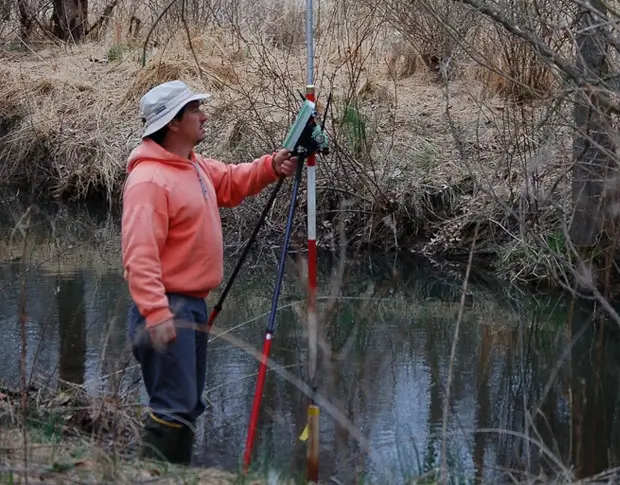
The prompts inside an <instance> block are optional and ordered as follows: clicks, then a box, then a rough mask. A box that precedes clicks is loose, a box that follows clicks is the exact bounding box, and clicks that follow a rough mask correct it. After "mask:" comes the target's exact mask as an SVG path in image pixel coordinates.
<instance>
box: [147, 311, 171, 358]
mask: <svg viewBox="0 0 620 485" xmlns="http://www.w3.org/2000/svg"><path fill="white" fill-rule="evenodd" d="M148 331H149V336H150V337H151V344H152V345H153V347H154V348H155V350H158V351H162V350H163V349H164V348H165V347H166V345H168V344H169V343H170V342H172V341H173V340H174V339H176V337H177V332H176V329H175V327H174V320H173V319H172V318H171V319H169V320H165V321H163V322H161V323H158V324H156V325H153V326H151V327H148Z"/></svg>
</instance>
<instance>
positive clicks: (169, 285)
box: [122, 140, 278, 326]
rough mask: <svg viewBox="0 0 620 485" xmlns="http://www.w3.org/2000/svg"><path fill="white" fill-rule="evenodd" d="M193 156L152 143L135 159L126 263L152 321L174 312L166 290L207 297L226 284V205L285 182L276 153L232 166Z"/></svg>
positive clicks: (126, 198)
mask: <svg viewBox="0 0 620 485" xmlns="http://www.w3.org/2000/svg"><path fill="white" fill-rule="evenodd" d="M190 158H191V160H190V159H184V158H182V157H180V156H178V155H175V154H172V153H170V152H168V151H167V150H165V149H164V148H163V147H161V146H160V145H158V144H157V143H155V142H153V141H151V140H145V141H143V142H142V143H141V144H140V145H139V146H138V147H136V148H135V149H134V150H133V151H132V152H131V154H130V156H129V159H128V163H127V171H128V173H129V175H128V177H127V181H126V182H125V186H124V189H123V217H122V256H123V267H124V269H125V279H126V280H127V282H128V285H129V291H130V294H131V297H132V298H133V300H134V302H135V303H136V305H137V307H138V309H139V310H140V313H141V314H142V315H143V316H144V317H145V318H146V325H147V326H151V325H154V324H157V323H160V322H163V321H165V320H167V319H169V318H171V317H172V313H171V311H170V308H169V307H168V299H167V297H166V292H171V293H173V292H179V293H184V294H187V295H193V296H197V297H199V298H205V297H206V296H207V295H208V294H209V291H210V290H212V289H213V288H215V287H216V286H218V285H219V284H220V282H221V281H222V278H223V271H224V269H223V259H224V255H223V242H222V227H221V221H220V215H219V211H218V207H234V206H236V205H239V204H240V203H241V202H243V200H244V198H245V197H248V196H251V195H255V194H257V193H258V192H260V191H261V190H262V189H263V188H265V187H266V186H267V185H269V184H270V183H272V182H274V181H276V180H277V179H278V176H277V174H276V173H275V172H274V170H273V166H272V161H273V155H271V154H269V155H264V156H262V157H260V158H258V159H256V160H254V161H253V162H251V163H240V164H230V165H229V164H225V163H222V162H219V161H217V160H212V159H206V158H202V157H199V156H196V155H195V154H194V153H193V152H192V154H191V156H190ZM198 175H199V176H198Z"/></svg>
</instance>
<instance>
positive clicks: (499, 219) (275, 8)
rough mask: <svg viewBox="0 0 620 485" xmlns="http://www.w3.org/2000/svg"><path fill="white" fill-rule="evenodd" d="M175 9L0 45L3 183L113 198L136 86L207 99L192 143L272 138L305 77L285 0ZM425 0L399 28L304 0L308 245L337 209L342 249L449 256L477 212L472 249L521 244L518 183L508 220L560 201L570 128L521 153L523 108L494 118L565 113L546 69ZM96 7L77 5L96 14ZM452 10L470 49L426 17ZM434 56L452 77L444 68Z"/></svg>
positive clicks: (225, 148) (345, 7) (252, 147)
mask: <svg viewBox="0 0 620 485" xmlns="http://www.w3.org/2000/svg"><path fill="white" fill-rule="evenodd" d="M387 3H389V2H383V3H382V5H385V4H387ZM426 3H428V2H422V4H424V5H426ZM185 5H186V11H185V12H181V11H180V10H179V8H180V7H179V6H174V7H173V8H172V9H171V10H170V11H169V12H168V13H167V14H166V15H164V17H163V18H162V19H161V21H160V22H159V24H157V25H156V26H155V27H154V28H153V30H152V32H149V30H150V29H151V27H152V26H153V24H154V22H155V20H156V19H157V17H158V16H159V14H160V13H161V12H162V11H163V9H164V5H159V6H153V7H152V8H151V7H147V6H146V5H142V6H137V5H136V4H129V3H125V2H120V3H119V4H118V5H117V7H116V8H115V10H114V13H113V14H112V16H111V18H110V19H108V22H107V27H106V28H104V29H102V30H100V31H99V32H98V33H97V35H96V36H94V37H93V36H91V39H89V40H88V41H87V42H85V43H84V44H81V45H77V46H76V45H73V44H68V45H65V46H62V47H59V46H54V45H51V44H50V43H49V42H48V41H43V40H39V42H38V44H37V43H36V42H34V41H33V43H32V47H30V48H29V49H25V48H23V47H22V48H21V49H12V50H8V51H0V56H2V57H3V62H2V66H0V79H2V80H3V82H2V84H1V85H0V96H2V98H1V99H5V100H7V101H6V102H4V103H0V175H1V176H2V178H3V180H4V183H5V184H6V185H11V186H14V187H15V186H16V187H20V188H21V189H22V190H31V188H32V187H37V189H36V190H37V191H39V192H42V193H44V194H46V195H49V196H53V197H59V198H64V199H67V198H70V199H75V200H88V199H92V198H96V199H101V198H104V199H105V200H107V201H110V202H112V203H113V204H114V205H116V204H118V202H119V193H120V192H119V191H120V188H121V187H122V182H123V180H124V170H125V160H126V158H127V155H128V154H129V151H130V150H131V149H132V148H133V147H134V146H135V145H136V144H137V143H138V140H139V135H140V130H141V126H140V121H139V113H138V111H137V105H138V100H139V98H140V96H141V95H142V94H143V93H144V92H145V91H146V90H148V89H149V88H150V87H152V86H154V85H155V84H157V83H160V82H163V81H167V80H171V79H179V78H180V79H183V80H185V81H187V82H188V83H189V84H190V85H192V87H194V88H196V89H205V90H209V91H211V92H212V93H213V94H214V95H215V99H214V102H213V103H211V104H210V105H209V106H208V110H209V115H210V117H211V119H210V122H209V125H208V135H207V139H206V140H205V142H203V144H202V145H201V146H200V147H199V150H200V151H202V152H203V153H206V154H209V155H210V156H215V157H219V158H221V159H224V160H227V161H232V162H236V161H244V160H250V159H252V158H253V157H255V156H258V155H260V154H262V153H264V152H267V151H271V150H273V149H274V147H276V146H278V144H279V143H281V140H282V139H283V138H284V136H285V134H286V130H287V128H288V126H289V125H290V123H291V121H292V119H293V117H294V115H295V113H296V110H297V106H298V103H299V95H298V91H303V89H304V85H305V81H306V59H305V48H304V41H305V37H304V35H303V32H304V24H303V21H302V19H303V16H302V15H301V14H302V12H301V11H300V9H299V7H298V6H297V5H296V4H293V3H292V2H287V1H282V2H277V3H268V2H267V3H265V2H233V4H231V6H229V7H228V8H230V9H232V10H226V7H224V6H218V7H217V8H216V11H212V12H206V11H203V10H201V9H200V8H199V4H197V3H194V2H187V3H186V4H185ZM394 5H396V4H394ZM429 5H430V6H431V7H433V6H436V11H434V13H432V14H431V13H429V12H431V10H429V8H430V7H429V6H428V5H427V6H426V7H425V9H424V12H426V13H424V15H417V13H419V12H417V10H416V11H414V12H412V15H413V17H412V19H410V20H411V22H414V21H415V22H417V23H415V22H414V24H406V25H407V26H408V27H410V28H411V27H412V26H416V25H417V26H418V27H419V29H413V31H414V32H416V35H415V36H414V37H411V35H406V32H405V33H403V30H402V29H401V30H400V31H399V30H397V29H396V28H395V27H394V25H392V24H391V23H390V16H389V15H384V14H385V12H384V11H382V10H381V9H379V10H378V8H375V7H373V6H370V5H367V4H366V3H364V2H362V3H356V2H350V1H348V0H339V1H333V2H326V3H322V4H321V7H320V9H319V10H318V11H317V13H316V17H315V20H316V27H315V28H316V31H315V35H316V46H315V55H316V62H315V68H316V77H315V84H316V86H317V92H318V95H319V98H320V99H319V106H321V105H322V103H323V102H324V100H325V99H326V98H327V94H328V93H329V92H332V93H333V96H334V98H333V104H332V108H333V112H332V113H330V115H329V117H328V124H327V127H328V129H329V133H330V137H331V139H332V142H333V153H332V155H330V156H329V157H327V158H326V159H321V160H319V164H318V167H319V169H318V180H317V188H318V208H319V211H320V213H319V214H318V231H319V241H320V244H322V245H323V246H325V247H330V246H332V245H333V241H334V238H335V234H334V231H333V227H334V225H335V224H337V222H336V215H337V214H341V215H342V216H343V218H345V219H346V234H347V237H348V242H349V243H350V244H351V245H353V244H360V245H363V246H368V247H372V248H374V249H380V250H383V249H387V250H393V249H401V250H402V249H412V250H416V251H424V252H426V253H428V254H432V255H436V254H446V253H451V254H452V253H453V254H456V255H462V254H465V253H466V252H467V248H468V247H469V245H470V240H471V237H472V235H473V231H472V229H473V227H474V226H475V224H476V223H477V222H481V225H480V239H481V243H484V242H486V244H479V245H478V246H477V248H478V251H479V252H480V251H483V252H489V253H494V252H496V249H497V248H498V247H508V248H512V247H513V246H514V245H517V246H519V247H522V246H523V238H522V237H521V236H518V237H516V238H515V234H518V233H519V232H520V228H519V227H518V223H517V222H516V221H515V216H514V211H515V210H519V209H520V208H522V207H523V206H524V197H526V198H527V197H531V194H532V190H533V191H534V193H535V197H539V198H540V197H542V202H541V203H539V204H538V205H537V208H536V209H535V211H534V212H535V213H529V212H528V213H527V214H521V215H520V217H522V220H523V218H526V219H527V218H528V217H530V216H535V218H536V219H537V220H546V221H550V224H551V226H549V227H551V228H553V229H555V228H556V227H557V223H556V221H557V220H558V217H559V215H561V214H562V211H561V208H558V205H553V204H551V203H549V201H550V200H553V201H556V202H557V201H560V204H559V206H562V204H563V201H566V200H568V198H569V195H570V193H569V190H568V185H567V181H566V180H563V179H562V178H561V177H562V176H563V175H564V172H563V170H562V166H561V164H558V163H556V161H558V160H560V161H561V160H562V159H563V157H565V156H566V152H565V149H566V146H567V140H569V139H568V138H567V134H566V133H565V132H560V131H557V134H554V135H553V136H552V137H548V138H547V139H546V140H544V142H543V141H541V140H539V141H537V142H536V143H535V144H534V145H535V146H534V145H532V146H530V147H528V148H527V150H526V149H524V148H523V147H522V146H515V144H514V143H513V144H512V146H511V145H510V142H511V140H512V141H514V140H515V138H514V136H515V134H514V133H508V131H511V130H513V131H516V130H520V129H521V128H520V123H521V124H522V123H523V121H522V120H519V119H518V117H517V116H512V117H507V116H506V113H511V114H512V113H517V114H518V112H519V110H521V109H523V106H524V103H526V105H527V109H530V110H531V111H532V118H533V119H534V120H535V121H534V122H533V125H532V126H530V127H529V128H528V130H529V131H528V132H527V133H525V134H524V135H523V136H530V134H531V133H536V131H537V130H539V129H540V127H541V126H542V125H544V126H549V127H550V128H549V130H552V129H553V128H551V127H553V126H554V125H553V123H557V124H558V125H560V124H561V123H562V122H563V121H565V120H564V119H563V118H562V117H563V116H565V113H564V112H563V113H561V114H559V115H557V116H555V117H554V118H553V119H552V120H551V122H550V121H549V119H546V118H545V117H546V116H547V115H548V114H549V113H550V112H551V110H552V109H555V108H553V107H552V105H551V104H550V103H548V102H547V98H548V97H549V95H550V93H553V92H554V91H555V90H556V89H557V86H558V84H557V79H556V78H555V77H554V74H553V72H552V71H550V70H549V69H547V68H546V66H545V65H543V64H541V63H540V61H539V60H538V59H536V58H534V57H532V51H531V49H528V48H527V47H525V46H523V45H521V44H519V43H516V44H514V45H513V44H511V43H510V42H507V39H508V38H507V36H506V35H505V34H503V33H501V32H500V31H498V30H494V29H491V28H485V24H484V23H482V22H481V20H480V19H479V18H477V17H475V16H472V15H471V13H467V15H464V13H463V12H464V11H462V9H461V8H460V7H459V8H456V7H450V6H449V5H448V4H447V3H446V2H439V3H436V4H435V3H433V4H429ZM396 6H397V5H396ZM104 7H105V5H104V4H97V3H94V4H92V5H91V15H92V17H93V21H94V20H96V19H97V18H98V15H100V13H101V12H102V11H103V8H104ZM214 8H215V7H214ZM218 9H223V10H218ZM384 10H386V9H384ZM388 10H389V9H388ZM181 14H183V16H182V15H181ZM218 15H219V17H217V20H216V19H215V16H218ZM132 16H135V17H137V18H140V19H141V26H142V27H141V29H140V30H139V31H138V32H137V33H135V32H133V33H130V32H129V27H130V24H131V22H130V20H129V19H130V18H131V17H132ZM300 16H301V18H300ZM183 19H184V20H185V21H186V23H183V21H182V20H183ZM258 19H260V21H259V20H258ZM386 19H387V20H386ZM455 19H462V24H463V25H462V29H461V30H460V31H459V32H461V33H463V34H465V33H467V35H468V37H467V38H468V39H473V40H471V42H470V44H469V45H467V46H462V45H460V44H459V43H458V42H455V39H453V38H452V37H450V36H449V35H447V34H446V33H445V32H442V31H441V27H442V25H444V24H445V23H446V22H454V20H455ZM295 25H296V26H297V28H294V26H295ZM198 26H200V27H198ZM186 28H187V30H186ZM541 29H542V28H541ZM541 32H543V33H544V30H541ZM188 33H189V37H188ZM147 36H148V39H147ZM549 40H550V41H552V40H553V41H554V42H555V40H554V39H553V38H550V39H549ZM560 40H561V39H560ZM558 42H559V41H558ZM472 45H475V47H477V51H476V52H477V53H478V55H475V56H473V57H474V58H475V60H476V61H477V64H476V63H473V61H472V57H471V56H472V51H471V47H472ZM558 45H559V44H558ZM143 54H146V65H145V67H142V56H143ZM446 57H449V58H450V59H451V64H450V66H451V67H450V69H449V73H448V78H449V84H445V83H444V82H443V81H442V79H443V78H442V75H441V73H442V66H443V62H444V61H443V60H444V59H445V58H446ZM516 139H518V138H516ZM516 156H521V160H522V163H521V164H520V165H519V166H516V165H515V163H514V159H515V157H516ZM525 157H527V158H528V160H529V161H528V160H525ZM534 165H535V166H536V168H532V167H533V166H534ZM541 167H542V168H543V170H541ZM533 171H535V172H536V187H535V188H534V189H532V187H531V180H532V173H533ZM542 172H544V175H543V176H540V173H542ZM551 188H553V190H552V189H551ZM304 192H305V187H304V188H303V190H302V191H301V194H300V197H301V198H302V200H304V197H305V193H304ZM543 192H544V194H545V195H544V196H541V195H540V194H542V193H543ZM265 196H266V195H265ZM263 199H264V197H263V196H260V197H257V198H255V200H251V201H248V202H247V203H246V204H244V207H243V208H242V209H240V210H236V211H223V213H222V214H223V221H224V226H225V234H226V236H227V239H228V242H229V243H236V244H240V243H242V241H243V239H244V237H246V235H247V234H248V231H249V230H251V228H252V225H253V222H254V221H255V216H256V214H257V213H258V212H259V211H260V210H261V207H262V204H263ZM285 199H286V197H282V198H281V200H279V201H277V202H276V204H275V207H274V210H273V212H272V220H271V224H270V228H271V232H270V233H269V234H267V235H265V236H264V237H263V240H265V241H266V242H267V244H270V243H271V242H275V239H274V238H278V240H279V238H280V230H281V229H282V226H283V223H284V217H285V215H284V214H285V213H286V207H287V201H286V200H285ZM343 201H346V202H348V205H347V207H348V208H347V209H345V210H344V212H343V210H342V209H340V207H341V204H342V202H343ZM304 211H305V206H304V204H303V203H302V204H301V207H300V214H299V216H298V219H297V221H296V222H297V225H296V227H297V228H298V230H297V233H296V234H295V236H294V243H293V244H294V245H295V244H304V241H305V239H306V234H305V228H304V220H305V214H304ZM295 241H296V242H295ZM530 243H531V242H527V241H526V242H525V246H528V247H529V245H530ZM536 244H538V243H536Z"/></svg>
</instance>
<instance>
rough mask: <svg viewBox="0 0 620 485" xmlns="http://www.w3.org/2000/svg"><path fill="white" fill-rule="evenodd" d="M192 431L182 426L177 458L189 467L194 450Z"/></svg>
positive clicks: (193, 434)
mask: <svg viewBox="0 0 620 485" xmlns="http://www.w3.org/2000/svg"><path fill="white" fill-rule="evenodd" d="M194 438H195V433H194V430H193V429H192V428H191V427H189V426H183V430H182V432H181V438H180V440H179V456H180V460H181V463H183V464H184V465H188V466H189V465H191V463H192V452H193V450H194Z"/></svg>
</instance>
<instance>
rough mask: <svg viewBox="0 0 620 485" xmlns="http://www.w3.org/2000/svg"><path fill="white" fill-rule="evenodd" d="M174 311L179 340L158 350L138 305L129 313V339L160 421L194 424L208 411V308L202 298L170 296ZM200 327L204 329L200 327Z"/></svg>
mask: <svg viewBox="0 0 620 485" xmlns="http://www.w3.org/2000/svg"><path fill="white" fill-rule="evenodd" d="M167 296H168V300H169V302H170V311H171V312H172V313H173V315H174V316H175V320H178V323H180V324H181V325H185V326H188V325H189V326H193V327H194V328H184V327H183V326H179V325H178V324H177V327H176V332H177V338H176V340H175V341H173V342H171V343H170V344H168V346H167V348H166V349H165V350H164V351H162V352H158V351H156V350H155V349H154V348H153V347H152V345H151V343H150V340H149V336H148V333H147V332H146V331H145V329H144V323H145V322H144V318H143V317H142V316H141V315H140V312H139V311H138V309H137V307H136V305H135V304H133V303H132V305H131V308H130V310H129V339H130V342H131V344H132V351H133V355H134V357H135V358H136V360H137V361H138V362H139V363H140V367H141V369H142V378H143V380H144V385H145V387H146V391H147V393H148V395H149V407H150V408H151V412H152V413H153V414H155V415H156V416H157V417H158V418H160V419H164V420H167V421H176V422H181V423H183V424H191V425H194V423H195V422H196V419H197V418H198V417H199V416H200V415H201V414H202V413H203V412H204V410H205V401H204V398H203V396H202V394H203V392H204V388H205V379H206V366H207V341H208V334H207V332H206V328H207V325H206V322H207V319H208V314H207V305H206V303H205V301H204V300H202V299H200V298H193V297H189V296H184V295H179V294H168V295H167ZM199 327H200V328H199Z"/></svg>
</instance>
